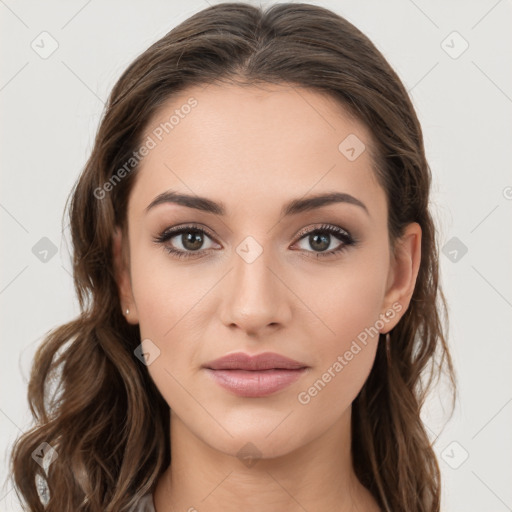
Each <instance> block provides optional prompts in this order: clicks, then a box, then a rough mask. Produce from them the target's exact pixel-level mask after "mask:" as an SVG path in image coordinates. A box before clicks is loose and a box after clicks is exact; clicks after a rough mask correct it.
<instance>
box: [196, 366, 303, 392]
mask: <svg viewBox="0 0 512 512" xmlns="http://www.w3.org/2000/svg"><path fill="white" fill-rule="evenodd" d="M206 370H207V372H208V373H209V374H210V375H211V376H212V378H213V379H214V380H215V381H216V382H217V384H219V385H220V386H221V387H223V388H225V389H227V390H229V391H231V392H233V393H235V394H236V395H238V396H244V397H253V398H254V397H261V396H267V395H271V394H272V393H276V392H277V391H280V390H281V389H284V388H286V387H287V386H289V385H290V384H292V383H293V382H295V381H296V380H297V379H299V378H300V377H301V376H302V375H303V374H304V372H305V371H306V370H307V368H300V369H298V370H281V369H276V370H261V371H249V370H212V369H211V368H207V369H206Z"/></svg>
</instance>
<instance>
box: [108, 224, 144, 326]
mask: <svg viewBox="0 0 512 512" xmlns="http://www.w3.org/2000/svg"><path fill="white" fill-rule="evenodd" d="M123 242H124V241H123V234H122V231H121V228H119V227H117V228H116V230H115V232H114V234H113V235H112V257H113V263H114V275H115V278H116V283H117V288H118V291H119V300H120V303H121V308H122V313H123V315H124V316H125V318H126V321H127V322H128V323H130V324H134V325H135V324H137V323H138V316H137V309H136V307H135V301H134V298H133V293H132V287H131V281H130V271H129V268H130V267H129V257H128V255H127V250H126V247H125V245H124V243H123Z"/></svg>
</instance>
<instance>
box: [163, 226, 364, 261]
mask: <svg viewBox="0 0 512 512" xmlns="http://www.w3.org/2000/svg"><path fill="white" fill-rule="evenodd" d="M191 232H192V233H199V234H204V235H207V236H208V237H209V238H212V239H213V238H214V237H213V236H212V235H210V234H209V233H208V231H206V230H204V229H202V228H198V227H196V226H193V225H191V226H181V227H177V228H170V229H166V230H164V231H163V232H162V233H160V234H159V235H158V236H157V237H155V238H153V242H154V243H156V244H160V245H163V248H164V249H165V250H166V251H167V252H168V253H169V254H171V255H172V256H174V257H176V258H178V259H187V258H194V257H196V255H198V254H200V253H201V252H203V251H204V250H203V251H182V250H177V249H174V248H172V247H169V246H168V245H165V244H166V242H168V241H169V240H170V239H171V238H174V237H176V236H178V235H181V234H183V233H191ZM318 233H330V234H333V235H336V238H338V239H340V241H342V242H343V243H342V245H341V246H340V247H338V248H337V249H332V250H330V251H325V252H315V251H306V252H313V253H315V254H316V258H324V257H327V256H332V255H333V254H338V253H341V252H342V251H344V250H346V249H347V248H348V247H350V246H353V245H356V244H357V242H358V241H357V240H356V239H355V238H354V237H353V236H352V235H351V234H350V233H349V232H348V231H346V230H345V229H343V228H340V227H338V226H334V225H332V224H323V225H322V226H320V227H318V228H314V229H311V230H309V231H307V230H305V231H304V230H303V231H301V232H300V233H299V234H298V235H297V236H298V241H300V240H302V239H303V238H305V237H306V235H311V234H318ZM208 250H210V249H206V251H208ZM308 257H310V256H308Z"/></svg>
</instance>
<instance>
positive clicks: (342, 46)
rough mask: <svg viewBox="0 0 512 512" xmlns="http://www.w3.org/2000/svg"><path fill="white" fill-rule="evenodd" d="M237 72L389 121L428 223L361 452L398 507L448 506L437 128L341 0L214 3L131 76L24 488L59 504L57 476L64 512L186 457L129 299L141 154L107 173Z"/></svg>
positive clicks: (395, 215) (395, 169)
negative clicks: (429, 408) (117, 261)
mask: <svg viewBox="0 0 512 512" xmlns="http://www.w3.org/2000/svg"><path fill="white" fill-rule="evenodd" d="M226 82H236V83H239V84H249V85H251V84H257V83H262V84H264V83H275V84H289V85H293V86H297V87H303V88H309V89H312V90H315V91H317V92H321V93H327V94H328V95H330V97H332V98H334V99H336V100H337V101H339V103H340V104H341V105H342V106H343V107H345V109H347V110H348V111H349V112H350V113H351V114H352V115H354V116H355V117H356V118H358V119H359V120H360V121H362V122H363V123H364V124H365V125H366V126H367V127H368V128H369V129H370V131H371V133H372V135H373V138H374V146H375V148H376V151H375V155H374V169H375V174H376V176H377V178H378V180H379V183H380V184H381V186H382V187H383V189H384V190H385V192H386V195H387V204H388V211H389V224H388V228H389V235H390V242H391V243H394V242H395V240H396V239H397V238H398V237H399V236H400V235H401V233H403V229H404V227H405V226H406V225H407V224H408V223H410V222H418V223H419V224H420V226H421V228H422V247H421V265H420V269H419V274H418V277H417V281H416V286H415V289H414V293H413V296H412V300H411V303H410V305H409V307H408V309H407V311H406V312H405V314H404V315H403V317H402V319H401V320H400V322H399V323H398V324H397V326H396V327H395V328H394V329H393V330H392V332H391V333H390V340H389V341H390V342H389V345H388V346H389V352H387V351H386V343H385V340H384V339H382V340H380V342H379V347H378V350H377V354H376V359H375V363H374V366H373V369H372V371H371V373H370V375H369V378H368V379H367V381H366V383H365V384H364V386H363V388H362V390H361V391H360V393H359V395H358V396H357V398H356V399H355V400H354V402H353V405H352V453H353V464H354V468H355V472H356V474H357V476H358V478H359V479H360V481H361V483H362V484H363V485H365V486H366V487H367V488H368V489H369V490H370V492H371V493H372V494H373V496H374V497H375V499H376V500H377V502H378V503H379V505H380V506H381V508H382V509H383V510H385V511H387V512H401V511H404V512H405V511H407V512H411V511H414V512H427V511H428V512H435V511H439V509H440V495H441V490H440V471H439V467H438V464H437V460H436V456H435V453H434V450H433V448H432V445H431V442H430V441H429V437H428V435H427V432H426V430H425V426H424V424H423V423H422V420H421V418H420V410H421V408H422V406H423V403H424V400H425V397H426V394H427V392H428V391H429V389H430V388H431V387H432V384H433V382H435V381H436V380H437V379H438V377H439V376H440V375H442V374H443V373H444V371H445V370H446V373H447V375H448V376H449V378H450V383H451V385H452V390H455V380H454V374H453V367H452V362H451V359H450V355H449V351H448V348H447V344H446V339H445V334H444V330H445V329H446V326H447V315H444V313H446V312H447V305H446V300H445V297H444V295H443V293H442V290H441V287H440V283H439V275H438V252H439V251H438V247H437V243H436V230H435V225H434V222H433V219H432V217H431V214H430V212H429V193H430V185H431V173H430V169H429V166H428V163H427V161H426V158H425V151H424V146H423V136H422V131H421V127H420V124H419V121H418V119H417V116H416V114H415V111H414V108H413V106H412V104H411V101H410V99H409V97H408V94H407V91H406V89H405V88H404V86H403V84H402V83H401V81H400V79H399V78H398V76H397V74H396V73H395V72H394V71H393V69H392V68H391V67H390V65H389V64H388V63H387V61H386V60H385V58H384V57H383V56H382V54H381V53H380V52H379V51H378V50H377V49H376V48H375V46H374V45H373V44H372V43H371V42H370V41H369V39H368V38H367V37H366V36H365V35H364V34H362V33H361V32H360V31H359V30H358V29H357V28H355V27H354V26H353V25H352V24H350V23H349V22H348V21H346V20H345V19H344V18H342V17H341V16H339V15H337V14H335V13H333V12H331V11H329V10H328V9H325V8H322V7H317V6H313V5H309V4H299V3H283V4H276V5H272V6H270V7H269V8H267V9H261V8H257V7H254V6H251V5H248V4H244V3H221V4H217V5H214V6H212V7H209V8H206V9H204V10H202V11H200V12H198V13H196V14H195V15H193V16H192V17H190V18H189V19H187V20H186V21H184V22H183V23H181V24H180V25H179V26H177V27H175V28H174V29H173V30H171V31H170V32H169V33H168V34H167V35H165V36H164V37H163V38H161V39H160V40H158V41H157V42H156V43H154V44H153V45H152V46H151V47H149V48H148V49H147V50H146V51H145V52H143V53H142V54H141V55H140V56H139V57H137V58H136V60H135V61H134V62H133V63H131V65H130V66H129V67H128V68H127V69H126V70H125V72H124V73H123V74H122V76H121V77H120V79H119V80H118V82H117V83H116V84H115V86H114V88H113V90H112V92H111V95H110V97H109V100H108V103H107V105H106V108H105V112H104V115H103V118H102V120H101V123H100V126H99V130H98V133H97V136H96V139H95V143H94V147H93V150H92V153H91V155H90V158H89V160H88V161H87V163H86V165H85V168H84V169H83V172H82V173H81V175H80V177H79V179H78V180H77V182H76V184H75V186H74V189H73V191H72V193H71V195H70V198H71V202H70V203H69V217H70V226H71V235H72V243H73V258H74V260H73V265H74V266H73V272H74V285H75V289H76V293H77V296H78V300H79V303H80V308H81V314H80V315H79V317H77V318H76V319H74V320H73V321H71V322H69V323H67V324H65V325H63V326H60V327H58V328H56V329H54V330H52V331H51V332H49V333H48V334H47V336H46V339H45V340H44V342H43V343H42V344H41V346H40V347H39V348H38V350H37V353H36V355H35V358H34V362H33V367H32V371H31V375H30V382H29V386H28V400H29V405H30V409H31V411H32V414H33V416H34V418H35V426H34V427H33V428H32V429H31V430H30V431H29V432H26V433H25V434H23V435H22V436H21V437H20V438H19V439H18V440H17V441H16V443H15V444H14V447H13V451H12V469H13V478H14V483H15V487H16V492H17V493H18V496H20V494H21V495H22V497H23V499H24V501H25V502H26V504H27V505H28V507H29V508H28V510H30V511H42V510H44V508H43V503H42V501H41V499H40V496H39V495H40V492H39V491H38V487H37V479H39V480H40V481H43V482H46V485H47V488H48V491H49V501H48V502H47V504H46V510H47V511H48V512H63V511H68V510H73V511H77V512H79V511H84V512H85V511H90V512H99V511H101V512H118V511H127V510H129V509H130V507H132V506H133V505H134V504H135V503H136V502H137V501H138V500H139V499H140V497H141V496H143V495H144V494H146V493H148V492H150V491H152V490H154V487H155V485H156V482H157V480H158V477H159V476H160V474H161V473H162V472H163V471H164V470H165V469H166V468H167V466H168V465H169V464H170V444H169V406H168V405H167V403H166V402H165V401H164V399H163V398H162V396H161V394H160V393H159V391H158V389H157V388H156V386H155V385H154V383H153V381H152V379H151V378H150V377H149V374H148V372H147V369H146V367H145V366H144V365H142V364H140V362H139V361H138V359H137V358H136V357H135V356H134V350H135V349H136V347H137V346H138V345H139V344H140V332H139V329H138V326H133V325H129V324H128V323H127V322H126V320H125V318H124V317H123V315H122V313H121V302H120V298H119V293H118V287H117V284H116V276H115V272H114V265H113V254H112V235H113V232H114V230H115V228H116V227H117V226H120V227H121V228H122V229H123V230H125V229H126V213H127V212H126V207H127V199H128V197H129V194H130V189H131V186H132V184H133V179H134V176H135V174H136V171H137V166H136V165H134V166H133V169H128V171H127V172H126V173H123V177H122V179H120V180H117V181H116V182H115V186H114V185H113V186H112V187H110V188H109V189H108V193H106V192H105V190H106V189H105V186H104V185H105V183H107V182H109V180H112V179H113V177H114V175H115V174H116V173H117V178H119V169H120V168H122V166H123V165H125V164H126V162H128V161H130V158H132V157H133V152H134V151H135V150H136V149H137V148H139V147H140V145H141V143H142V134H143V133H144V130H145V128H147V125H148V122H149V121H150V119H151V117H152V116H153V114H155V112H157V110H158V109H159V107H160V106H161V105H162V104H163V103H164V102H165V101H168V100H169V99H170V98H172V96H173V95H174V94H175V93H178V92H181V91H183V90H184V89H186V88H187V87H189V86H193V85H202V84H204V85H206V84H210V83H226ZM125 170H126V167H125ZM124 174H126V175H124ZM110 182H111V183H113V182H112V181H110ZM66 206H68V205H66ZM453 397H454V398H455V394H453ZM41 443H48V445H49V446H50V447H52V448H53V449H54V450H55V452H56V454H57V458H56V459H55V460H53V462H52V463H51V464H50V465H49V467H48V468H47V471H44V470H43V469H42V468H41V465H40V464H37V463H36V462H35V458H34V457H33V456H32V455H33V453H34V452H35V451H36V453H37V450H39V451H40V452H41V453H43V452H44V451H45V449H44V447H46V451H47V450H48V449H49V448H48V446H47V445H43V447H41ZM43 501H47V500H44V499H43Z"/></svg>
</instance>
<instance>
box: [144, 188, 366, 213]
mask: <svg viewBox="0 0 512 512" xmlns="http://www.w3.org/2000/svg"><path fill="white" fill-rule="evenodd" d="M165 203H173V204H178V205H181V206H186V207H188V208H194V209H196V210H200V211H203V212H207V213H213V214H215V215H225V214H226V207H225V206H224V204H223V203H217V202H215V201H212V200H211V199H208V198H206V197H200V196H192V195H188V194H182V193H179V192H175V191H173V190H167V191H166V192H163V193H162V194H159V195H158V196H156V197H155V199H153V201H151V203H150V204H149V205H148V206H147V207H146V208H145V212H146V213H147V212H149V210H151V209H152V208H154V207H155V206H158V205H160V204H165ZM335 203H347V204H352V205H355V206H359V207H360V208H362V209H363V210H364V211H365V212H366V213H367V214H368V215H369V212H368V208H367V207H366V205H365V204H364V203H363V202H361V201H360V200H359V199H357V198H355V197H354V196H351V195H350V194H346V193H344V192H330V193H321V194H316V195H313V196H309V197H306V198H300V199H293V200H292V201H290V202H288V203H286V204H285V205H284V206H283V208H282V209H281V217H287V216H290V215H296V214H298V213H303V212H306V211H311V210H314V209H316V208H321V207H322V206H327V205H330V204H335Z"/></svg>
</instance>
